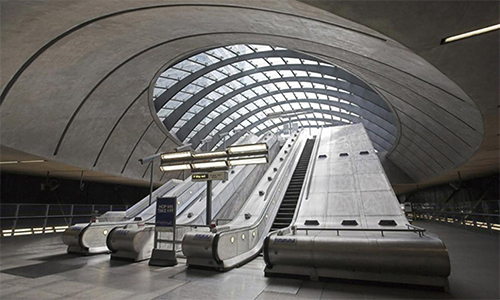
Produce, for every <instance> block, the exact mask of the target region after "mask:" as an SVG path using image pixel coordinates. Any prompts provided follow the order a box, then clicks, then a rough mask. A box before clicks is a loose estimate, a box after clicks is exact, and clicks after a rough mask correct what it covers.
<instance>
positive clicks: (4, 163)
mask: <svg viewBox="0 0 500 300" xmlns="http://www.w3.org/2000/svg"><path fill="white" fill-rule="evenodd" d="M17 163H18V161H17V160H8V161H0V165H11V164H17Z"/></svg>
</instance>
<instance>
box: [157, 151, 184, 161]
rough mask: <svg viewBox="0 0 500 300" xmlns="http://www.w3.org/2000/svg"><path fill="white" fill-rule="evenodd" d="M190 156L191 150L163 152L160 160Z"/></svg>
mask: <svg viewBox="0 0 500 300" xmlns="http://www.w3.org/2000/svg"><path fill="white" fill-rule="evenodd" d="M190 157H191V151H183V152H172V153H164V154H162V155H161V159H162V160H176V159H180V158H190Z"/></svg>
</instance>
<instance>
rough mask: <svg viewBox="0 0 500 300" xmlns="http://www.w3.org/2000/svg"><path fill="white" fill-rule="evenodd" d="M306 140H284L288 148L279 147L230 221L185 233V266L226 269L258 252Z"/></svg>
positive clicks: (183, 243) (302, 138)
mask: <svg viewBox="0 0 500 300" xmlns="http://www.w3.org/2000/svg"><path fill="white" fill-rule="evenodd" d="M305 142H306V136H305V135H300V136H294V137H291V138H289V139H288V140H287V141H286V143H285V145H288V146H289V147H288V146H286V147H283V148H282V149H281V151H280V152H279V153H278V155H277V156H276V158H275V159H274V160H273V161H272V162H271V164H270V166H269V167H268V169H267V171H266V173H265V174H264V175H263V176H261V177H260V181H259V182H258V183H257V185H256V187H255V189H254V190H253V191H252V193H251V194H250V196H249V198H248V200H247V201H246V203H245V204H244V206H243V207H242V208H241V210H240V211H239V213H238V214H237V215H236V217H235V218H234V219H233V220H232V221H231V222H229V223H227V224H224V225H223V226H217V227H216V228H215V231H216V232H214V233H206V232H200V230H201V229H199V230H198V231H194V232H189V233H187V234H186V235H185V236H184V239H183V240H182V251H183V253H184V255H185V256H186V257H187V263H188V265H190V266H192V265H196V266H204V267H213V268H215V269H219V270H227V269H231V268H233V267H236V266H239V265H241V264H244V263H245V262H247V261H248V260H250V259H252V258H254V257H255V256H256V255H258V254H259V252H260V250H261V249H262V245H263V242H264V238H265V237H266V235H267V233H268V232H269V230H270V228H271V226H272V224H273V220H274V218H275V216H276V213H277V211H278V208H279V207H280V204H281V200H282V199H283V195H284V194H285V192H286V188H284V187H286V186H288V184H289V181H290V180H291V177H292V173H293V171H294V169H295V166H296V165H297V162H298V160H299V157H300V156H301V153H302V150H303V148H304V144H305ZM285 151H286V153H285ZM269 178H271V180H269Z"/></svg>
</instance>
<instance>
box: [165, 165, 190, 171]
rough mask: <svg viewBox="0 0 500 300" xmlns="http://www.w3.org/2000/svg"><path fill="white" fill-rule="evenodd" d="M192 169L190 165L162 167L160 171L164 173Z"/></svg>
mask: <svg viewBox="0 0 500 300" xmlns="http://www.w3.org/2000/svg"><path fill="white" fill-rule="evenodd" d="M190 169H191V165H190V164H180V165H166V166H160V170H162V171H163V172H169V171H180V170H190Z"/></svg>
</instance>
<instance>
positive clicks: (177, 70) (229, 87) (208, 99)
mask: <svg viewBox="0 0 500 300" xmlns="http://www.w3.org/2000/svg"><path fill="white" fill-rule="evenodd" d="M153 101H154V105H155V108H156V111H157V114H158V117H159V118H160V120H161V121H162V122H163V124H164V125H165V127H166V128H167V129H168V130H170V132H171V133H172V134H174V135H175V136H177V138H178V139H179V140H180V141H181V142H183V143H191V144H192V145H193V148H200V147H201V146H202V145H204V144H205V143H207V144H208V145H210V147H211V148H218V147H220V146H221V145H222V143H223V139H226V140H227V142H228V143H231V142H232V141H234V140H235V139H236V138H237V137H238V133H239V132H246V131H250V132H252V133H254V134H258V135H260V134H264V133H266V132H268V131H271V132H277V131H279V130H281V129H282V128H283V126H287V125H289V124H290V123H296V124H298V127H302V128H306V127H320V126H336V125H342V124H351V123H359V122H362V123H364V124H365V127H366V129H367V131H368V134H369V135H370V137H371V139H372V142H373V144H374V147H375V148H376V149H377V150H379V151H380V150H389V149H390V147H391V146H392V144H393V142H394V141H395V140H396V135H397V129H396V125H395V118H394V116H393V115H392V113H391V111H390V109H389V108H388V106H387V104H386V103H385V102H384V101H383V100H382V99H381V98H380V96H379V95H378V94H377V93H375V92H374V91H373V90H372V89H371V88H370V87H369V86H367V85H366V84H365V83H364V82H363V81H361V80H360V79H358V78H357V77H355V76H353V75H352V74H350V73H348V72H346V71H345V70H343V69H340V68H338V67H336V66H334V65H332V64H329V63H325V62H322V61H320V60H318V59H316V58H313V57H311V56H309V55H306V54H303V53H299V52H296V51H291V50H288V49H285V48H280V47H272V46H267V45H231V46H225V47H220V48H216V49H211V50H208V51H205V52H202V53H199V54H196V55H194V56H191V57H189V58H187V59H184V60H182V61H181V62H179V63H177V64H176V65H174V66H172V67H170V68H168V69H167V70H165V71H164V72H162V73H161V75H160V76H159V77H158V79H157V80H156V82H155V85H154V92H153Z"/></svg>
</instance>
